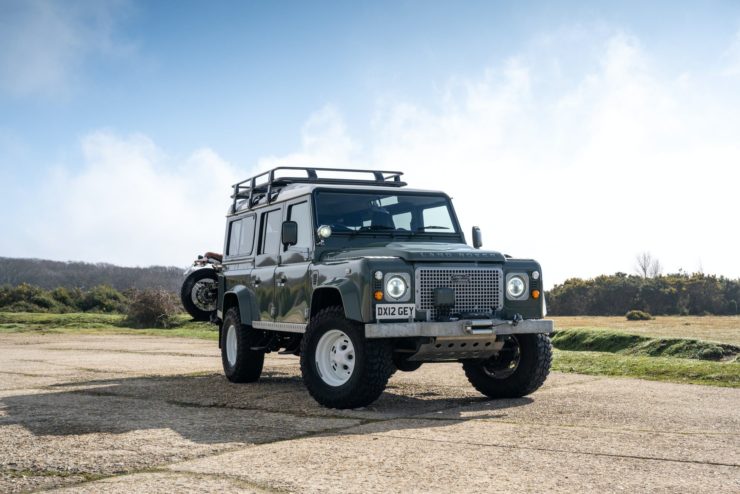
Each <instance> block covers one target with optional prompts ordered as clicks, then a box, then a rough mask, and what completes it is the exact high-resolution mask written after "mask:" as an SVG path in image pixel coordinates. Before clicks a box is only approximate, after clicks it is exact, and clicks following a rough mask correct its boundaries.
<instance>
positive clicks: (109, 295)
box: [78, 285, 126, 312]
mask: <svg viewBox="0 0 740 494" xmlns="http://www.w3.org/2000/svg"><path fill="white" fill-rule="evenodd" d="M125 306H126V297H124V295H123V294H122V293H121V292H119V291H118V290H116V289H115V288H113V287H111V286H108V285H100V286H96V287H94V288H92V289H90V291H88V292H87V293H85V295H84V296H83V297H82V298H81V300H80V301H79V305H78V307H79V309H80V310H82V311H84V312H122V311H123V310H124V308H125Z"/></svg>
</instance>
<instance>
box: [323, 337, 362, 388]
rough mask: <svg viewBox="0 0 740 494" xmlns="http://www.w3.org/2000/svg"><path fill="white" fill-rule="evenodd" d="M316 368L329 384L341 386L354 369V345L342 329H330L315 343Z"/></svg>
mask: <svg viewBox="0 0 740 494" xmlns="http://www.w3.org/2000/svg"><path fill="white" fill-rule="evenodd" d="M315 355H316V369H317V370H318V371H319V375H320V376H321V379H322V380H323V381H324V382H325V383H326V384H328V385H329V386H334V387H336V386H341V385H342V384H344V383H346V382H347V381H349V379H350V378H351V377H352V373H353V372H354V370H355V360H356V359H355V347H354V345H353V344H352V340H351V339H350V337H349V336H347V334H346V333H344V331H340V330H338V329H331V330H329V331H327V332H326V333H324V334H323V335H322V336H321V338H320V339H319V342H318V344H317V345H316V354H315Z"/></svg>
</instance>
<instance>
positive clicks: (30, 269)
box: [0, 257, 184, 291]
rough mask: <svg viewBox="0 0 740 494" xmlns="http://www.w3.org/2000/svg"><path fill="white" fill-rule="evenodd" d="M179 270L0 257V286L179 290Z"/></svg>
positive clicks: (180, 279) (180, 272)
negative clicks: (25, 284) (108, 286)
mask: <svg viewBox="0 0 740 494" xmlns="http://www.w3.org/2000/svg"><path fill="white" fill-rule="evenodd" d="M183 271H184V269H183V268H181V267H173V266H150V267H146V268H140V267H135V268H128V267H121V266H115V265H113V264H106V263H97V264H93V263H87V262H75V261H68V262H60V261H49V260H45V259H17V258H10V257H0V286H2V285H11V286H17V285H20V284H21V283H29V284H31V285H35V286H39V287H41V288H46V289H52V288H57V287H67V288H81V289H83V290H84V289H89V288H92V287H94V286H98V285H110V286H112V287H113V288H116V289H117V290H126V289H127V288H140V289H141V288H164V289H166V290H169V291H179V290H180V285H181V284H182V280H183V276H182V273H183Z"/></svg>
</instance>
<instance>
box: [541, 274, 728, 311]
mask: <svg viewBox="0 0 740 494" xmlns="http://www.w3.org/2000/svg"><path fill="white" fill-rule="evenodd" d="M545 296H546V300H547V310H548V313H549V314H550V315H558V316H570V315H593V316H611V315H624V314H625V313H627V312H628V311H630V310H633V309H637V310H642V311H645V312H648V313H650V314H653V315H704V314H714V315H734V314H738V304H740V279H737V280H731V279H728V278H725V277H722V276H719V277H718V276H714V275H706V274H703V273H694V274H687V273H676V274H668V275H654V276H652V277H649V276H635V275H628V274H625V273H616V274H613V275H604V276H598V277H596V278H593V279H589V280H583V279H580V278H571V279H569V280H566V281H565V282H564V283H562V284H560V285H556V286H555V287H554V288H553V289H552V290H550V291H549V292H547V293H546V295H545Z"/></svg>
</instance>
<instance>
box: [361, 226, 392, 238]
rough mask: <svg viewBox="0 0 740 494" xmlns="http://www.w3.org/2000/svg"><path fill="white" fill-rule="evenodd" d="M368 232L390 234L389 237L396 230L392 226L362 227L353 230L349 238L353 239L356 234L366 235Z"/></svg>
mask: <svg viewBox="0 0 740 494" xmlns="http://www.w3.org/2000/svg"><path fill="white" fill-rule="evenodd" d="M368 232H383V233H386V232H387V233H390V234H391V235H393V234H395V233H396V229H395V228H394V227H392V226H385V225H369V226H362V227H360V228H358V229H357V230H354V231H353V232H352V233H351V234H350V236H352V237H354V236H355V235H357V234H358V233H368Z"/></svg>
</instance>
